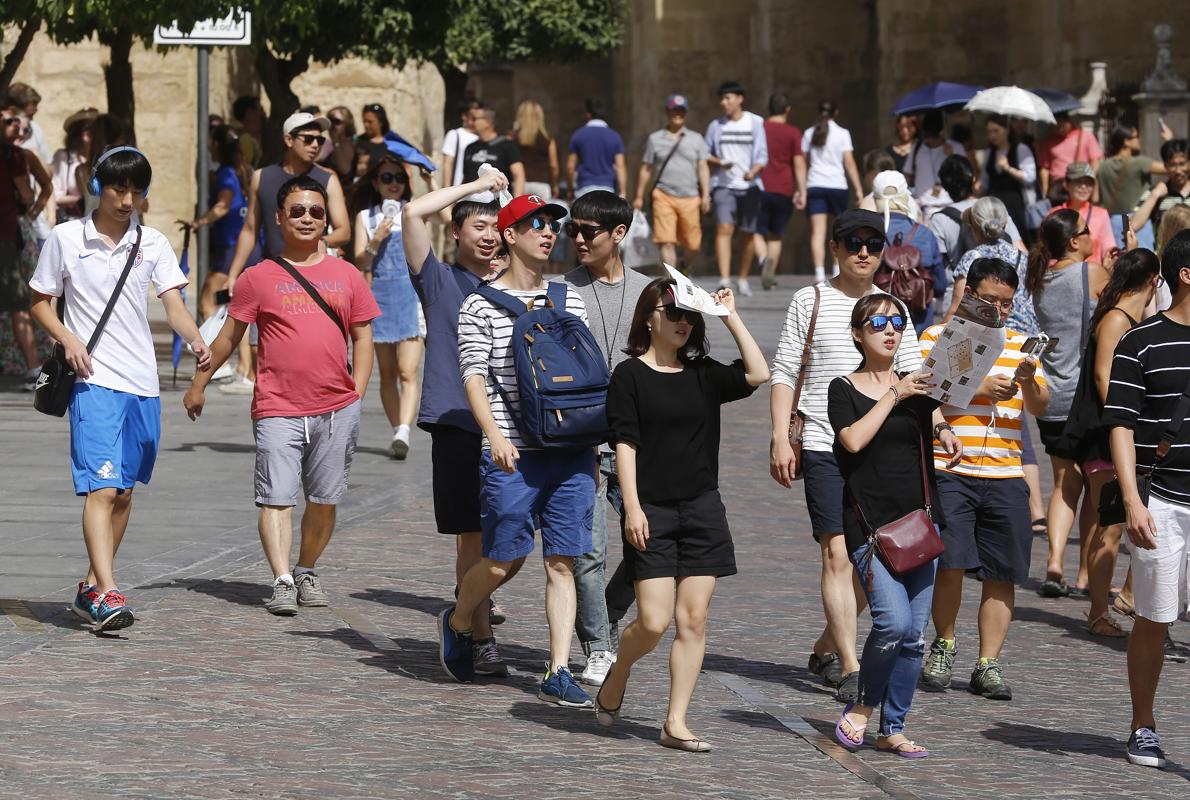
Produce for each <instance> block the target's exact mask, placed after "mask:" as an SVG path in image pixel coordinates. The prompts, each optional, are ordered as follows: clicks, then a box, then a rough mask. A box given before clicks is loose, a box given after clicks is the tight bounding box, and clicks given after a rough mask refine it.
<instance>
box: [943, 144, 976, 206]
mask: <svg viewBox="0 0 1190 800" xmlns="http://www.w3.org/2000/svg"><path fill="white" fill-rule="evenodd" d="M938 183H940V184H942V188H943V189H945V190H946V193H947V194H948V195H950V199H951V200H952V201H953V202H955V203H958V202H960V201H962V200H966V199H967V198H968V197H970V196H971V193H972V192H973V191H975V170H973V169H972V168H971V162H970V161H968V160H967V157H966V156H961V155H959V154H958V153H954V154H953V155H949V156H947V157H946V159H945V160H944V161H943V162H942V166H940V167H938Z"/></svg>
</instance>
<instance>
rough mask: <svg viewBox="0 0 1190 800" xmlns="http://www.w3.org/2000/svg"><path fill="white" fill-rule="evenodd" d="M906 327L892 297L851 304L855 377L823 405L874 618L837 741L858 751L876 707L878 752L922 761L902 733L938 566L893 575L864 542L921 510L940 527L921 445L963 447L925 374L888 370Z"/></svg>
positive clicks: (955, 456)
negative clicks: (855, 695) (857, 354)
mask: <svg viewBox="0 0 1190 800" xmlns="http://www.w3.org/2000/svg"><path fill="white" fill-rule="evenodd" d="M909 324H910V320H909V315H908V314H907V313H906V311H905V308H904V306H903V305H902V304H901V303H900V301H898V300H896V299H895V298H893V297H892V296H891V295H887V294H870V295H867V296H866V297H864V298H862V299H861V300H860V301H859V302H858V303H856V304H855V309H854V310H853V311H852V313H851V336H852V339H853V341H854V343H855V348H856V349H857V350H859V352H860V354H861V356H862V360H861V361H860V365H859V368H858V369H857V370H856V371H855V372H852V373H851V374H850V375H844V376H841V377H838V378H835V379H834V380H833V381H831V385H830V390H829V396H828V400H827V408H828V414H829V416H830V422H831V428H833V429H834V431H835V437H836V438H835V447H834V452H835V459H836V461H837V462H838V464H839V472H840V473H842V476H843V487H844V488H843V496H844V502H843V537H844V540H845V542H846V544H847V553H848V556H849V557H850V558H851V562H852V563H853V564H854V565H855V567H856V569H857V570H858V572H859V575H860V579H861V580H860V583H861V584H862V585H863V588H864V592H865V594H866V596H867V599H868V606H869V608H870V609H871V612H872V630H871V632H870V633H869V634H868V640H867V642H866V643H865V644H864V649H863V654H862V656H861V657H860V667H859V696H858V699H857V700H856V702H854V703H848V704H847V705H846V706H845V707H844V709H843V715H842V716H841V717H840V718H839V722H838V724H837V725H836V726H835V738H836V739H837V740H838V741H839V743H840V744H842V745H843V746H844V747H846V748H847V749H848V750H856V749H858V748H859V747H860V746H861V745H863V743H864V731H865V730H866V728H867V725H868V721H869V720H870V719H871V717H872V715H873V714H874V713H875V712H876V710H877V709H880V733H879V736H878V738H877V739H876V749H877V750H881V751H884V752H888V753H893V754H895V755H898V756H901V757H903V758H925V757H926V756H928V755H929V751H928V750H926V749H925V748H924V747H921V746H920V745H917V744H915V743H914V742H911V741H910V740H909V739H908V737H906V736H905V733H904V727H905V716H906V715H907V714H908V713H909V707H910V705H911V703H912V702H913V692H914V690H915V689H916V687H917V678H918V675H919V674H920V673H921V660H922V656H923V655H924V652H925V644H924V641H923V639H922V631H924V630H925V627H926V623H927V622H928V621H929V618H930V607H931V602H932V599H933V594H934V567H935V563H936V562H935V561H929V562H927V563H925V564H922V565H921V566H919V567H917V568H916V569H913V570H910V571H908V572H906V573H904V574H901V575H898V574H896V573H894V572H893V571H892V570H890V569H889V568H888V567H887V566H886V565H885V563H884V561H882V560H881V556H879V555H877V554H876V553H874V552H872V550H871V545H870V543H869V537H870V536H871V535H872V531H873V530H877V529H879V528H881V527H882V526H884V525H887V524H888V523H890V522H893V521H895V520H898V519H900V518H901V517H903V516H905V515H906V514H909V513H910V512H912V511H916V510H918V509H921V508H926V510H927V511H928V512H929V513H930V514H931V518H932V519H933V521H934V524H935V525H936V526H938V527H941V526H942V525H945V520H943V518H942V510H941V507H940V506H939V505H938V504H937V503H936V501H935V498H936V497H937V496H938V484H937V481H936V479H935V477H934V459H933V458H932V457H931V456H932V451H931V453H930V454H929V455H927V451H926V448H927V447H929V446H930V443H932V441H933V440H934V439H937V440H938V441H939V443H940V444H941V445H942V448H943V450H944V451H945V452H946V453H947V454H948V455H950V456H951V461H950V464H949V465H950V466H954V465H955V464H957V463H958V461H959V459H960V458H961V457H962V452H963V446H962V443H961V442H960V441H959V439H958V437H957V436H955V434H954V431H952V430H951V429H950V426H949V425H947V424H946V421H945V420H944V419H943V417H942V411H941V408H940V404H939V403H938V401H936V400H933V399H931V398H930V397H927V396H926V391H927V390H928V389H930V388H931V386H932V384H931V383H930V377H931V374H930V373H929V372H922V371H917V372H910V373H907V374H906V373H900V372H897V370H896V368H895V366H894V361H895V358H896V353H897V350H898V348H899V347H900V345H901V336H902V334H903V332H904V331H905V328H906V326H907V325H909ZM923 469H924V470H925V473H924V476H923V473H922V470H923ZM927 492H928V496H927ZM857 509H858V513H857ZM869 526H870V527H869Z"/></svg>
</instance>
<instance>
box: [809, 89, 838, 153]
mask: <svg viewBox="0 0 1190 800" xmlns="http://www.w3.org/2000/svg"><path fill="white" fill-rule="evenodd" d="M837 113H839V109H838V108H837V107H836V106H835V104H834V103H833V102H832V101H830V100H823V101H821V102H819V103H818V124H817V125H815V126H814V135H813V136H812V137H811V138H810V146H811V147H822V146H823V145H825V144H826V137H827V134H829V133H830V132H831V126H830V122H831V120H832V119H834V116H835V114H837Z"/></svg>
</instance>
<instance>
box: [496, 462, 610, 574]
mask: <svg viewBox="0 0 1190 800" xmlns="http://www.w3.org/2000/svg"><path fill="white" fill-rule="evenodd" d="M479 479H480V483H481V484H482V485H481V488H480V494H479V510H480V523H481V526H482V528H483V554H484V556H485V557H487V558H490V559H492V560H493V561H514V560H516V559H518V558H524V557H525V556H527V555H529V554H530V553H531V552H533V532H534V530H535V529H537V528H538V527H540V528H541V552H542V555H544V556H581V555H584V554H586V553H589V552H591V547H592V545H591V521H592V517H593V515H594V512H595V448H594V447H590V448H583V449H582V450H522V451H521V460H520V461H518V462H517V466H516V471H515V472H513V473H512V474H511V475H509V474H508V473H507V472H505V471H504V470H502V469H500V467H498V466H496V462H494V461H493V460H492V453H491V451H490V450H484V451H483V458H482V459H481V461H480V463H479Z"/></svg>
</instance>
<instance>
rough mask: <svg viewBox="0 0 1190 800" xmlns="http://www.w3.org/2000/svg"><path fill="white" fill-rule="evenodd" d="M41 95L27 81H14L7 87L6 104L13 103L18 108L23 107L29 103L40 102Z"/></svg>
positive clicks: (11, 104)
mask: <svg viewBox="0 0 1190 800" xmlns="http://www.w3.org/2000/svg"><path fill="white" fill-rule="evenodd" d="M40 102H41V95H40V94H38V93H37V90H36V89H34V88H33V87H32V86H30V85H29V84H27V83H14V84H11V85H10V86H9V87H8V100H7V104H8V105H10V106H13V105H15V106H16V107H18V108H24V107H25V106H27V105H29V104H30V103H40Z"/></svg>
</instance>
